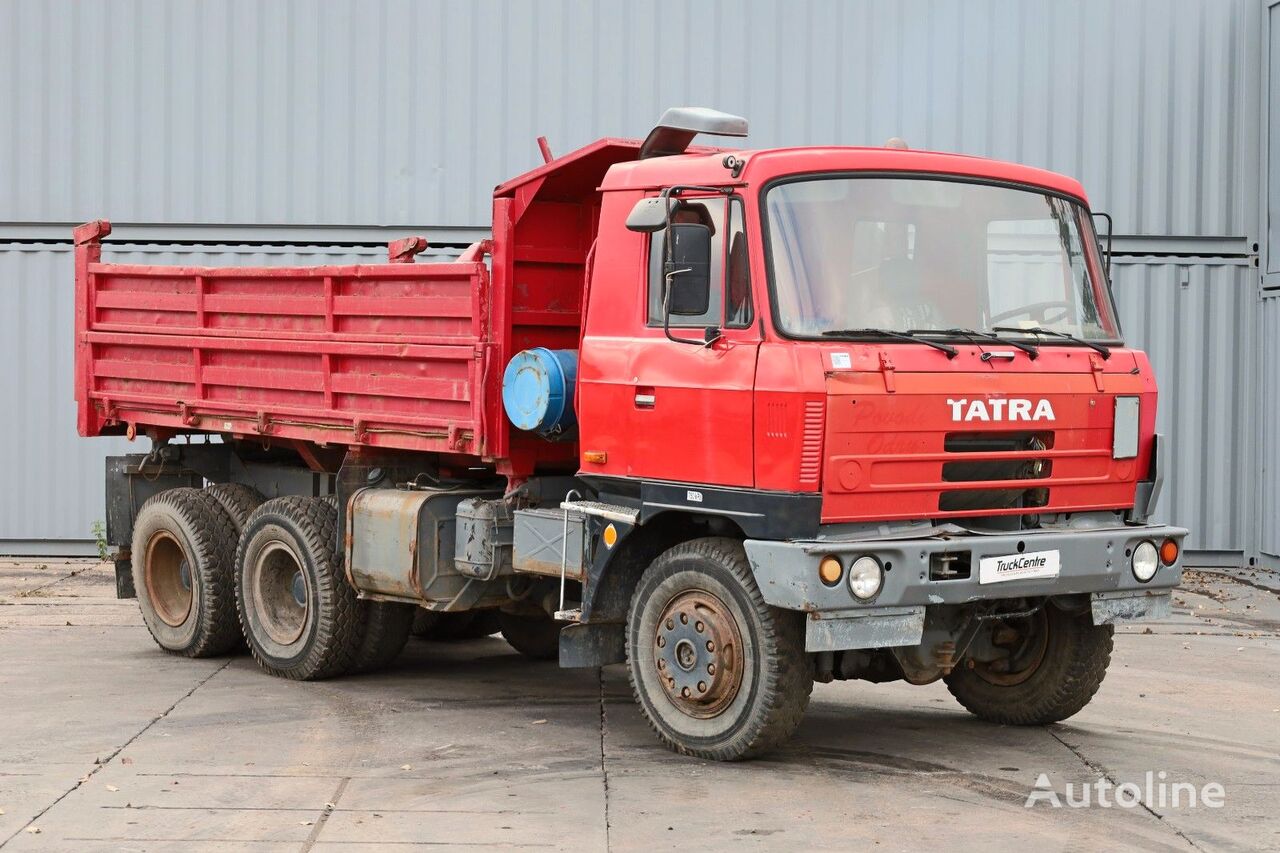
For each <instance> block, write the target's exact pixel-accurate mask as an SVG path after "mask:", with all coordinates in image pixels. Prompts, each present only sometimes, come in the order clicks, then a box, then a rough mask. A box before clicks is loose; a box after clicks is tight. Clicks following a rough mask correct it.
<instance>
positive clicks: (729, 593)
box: [627, 538, 813, 761]
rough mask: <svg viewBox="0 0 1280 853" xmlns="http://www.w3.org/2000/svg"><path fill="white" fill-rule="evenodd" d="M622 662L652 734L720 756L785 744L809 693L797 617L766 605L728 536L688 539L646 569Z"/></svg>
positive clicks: (679, 748) (674, 745)
mask: <svg viewBox="0 0 1280 853" xmlns="http://www.w3.org/2000/svg"><path fill="white" fill-rule="evenodd" d="M627 667H628V673H629V675H630V677H631V686H632V689H633V690H634V692H635V696H636V702H637V703H638V704H639V705H640V708H641V710H642V711H643V712H644V714H645V716H646V717H647V718H648V720H649V724H650V725H651V726H652V727H653V730H654V731H655V732H656V733H657V735H658V738H659V739H660V740H662V742H663V743H664V744H666V745H667V746H668V747H669V748H671V749H673V750H675V751H676V752H680V753H683V754H686V755H696V756H698V757H701V758H710V759H715V760H721V761H726V760H736V759H741V758H749V757H751V756H754V755H758V754H760V753H762V752H765V751H767V750H769V749H771V748H773V747H775V746H777V745H779V744H781V743H782V742H784V741H785V740H787V739H788V738H789V737H790V736H791V734H792V733H793V732H794V731H795V729H796V726H798V725H799V724H800V718H801V717H802V716H803V714H804V709H805V707H806V706H807V705H808V704H809V694H810V692H811V691H812V689H813V670H812V664H811V663H810V660H809V657H808V656H807V655H806V654H805V650H804V622H803V615H802V614H800V613H796V612H791V611H785V610H778V609H776V608H773V607H770V606H769V605H768V604H766V603H765V601H764V597H763V596H762V595H761V594H760V590H759V588H758V587H757V586H756V582H755V578H754V576H753V575H752V573H751V567H750V565H749V564H748V562H747V557H746V553H745V552H744V551H743V548H742V543H740V542H737V541H735V540H732V539H722V538H712V539H697V540H694V541H691V542H686V543H683V544H680V545H677V546H675V547H674V548H671V549H670V550H668V551H666V552H665V553H663V554H662V555H661V556H659V557H658V559H656V560H655V561H654V562H653V564H652V565H651V566H649V568H648V569H647V570H646V571H645V573H644V575H643V576H642V577H641V579H640V583H639V584H638V585H637V587H636V591H635V594H634V596H633V597H632V599H631V611H630V614H629V617H628V620H627Z"/></svg>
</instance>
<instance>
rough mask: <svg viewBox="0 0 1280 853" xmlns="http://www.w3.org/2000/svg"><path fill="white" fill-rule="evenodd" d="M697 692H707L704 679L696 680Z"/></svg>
mask: <svg viewBox="0 0 1280 853" xmlns="http://www.w3.org/2000/svg"><path fill="white" fill-rule="evenodd" d="M698 692H699V693H706V692H707V682H705V681H699V682H698Z"/></svg>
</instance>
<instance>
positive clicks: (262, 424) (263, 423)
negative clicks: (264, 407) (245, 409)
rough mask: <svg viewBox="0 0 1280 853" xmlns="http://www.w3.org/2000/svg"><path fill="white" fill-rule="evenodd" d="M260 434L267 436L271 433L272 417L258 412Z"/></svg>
mask: <svg viewBox="0 0 1280 853" xmlns="http://www.w3.org/2000/svg"><path fill="white" fill-rule="evenodd" d="M257 425H258V432H260V433H262V434H263V435H266V434H267V433H268V432H270V431H271V416H270V415H268V414H267V413H266V412H258V421H257Z"/></svg>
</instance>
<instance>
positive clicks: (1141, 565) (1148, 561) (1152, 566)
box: [1133, 541, 1160, 583]
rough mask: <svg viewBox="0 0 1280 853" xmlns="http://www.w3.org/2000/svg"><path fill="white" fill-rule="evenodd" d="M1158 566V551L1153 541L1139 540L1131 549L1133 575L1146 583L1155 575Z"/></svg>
mask: <svg viewBox="0 0 1280 853" xmlns="http://www.w3.org/2000/svg"><path fill="white" fill-rule="evenodd" d="M1158 568H1160V552H1159V551H1157V550H1156V546H1155V543H1153V542H1146V541H1143V542H1139V543H1138V544H1137V547H1135V548H1134V549H1133V576H1134V577H1135V578H1137V579H1138V580H1140V581H1142V582H1143V583H1146V582H1147V581H1149V580H1151V579H1152V578H1153V577H1155V576H1156V569H1158Z"/></svg>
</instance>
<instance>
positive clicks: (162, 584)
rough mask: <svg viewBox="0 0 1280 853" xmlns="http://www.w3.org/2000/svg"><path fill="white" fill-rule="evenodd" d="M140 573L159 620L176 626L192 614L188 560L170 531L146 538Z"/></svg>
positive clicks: (159, 532) (158, 532)
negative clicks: (142, 569)
mask: <svg viewBox="0 0 1280 853" xmlns="http://www.w3.org/2000/svg"><path fill="white" fill-rule="evenodd" d="M144 559H145V563H144V566H145V571H144V573H143V577H144V580H145V582H146V587H147V599H148V600H149V601H150V602H151V608H152V609H153V610H154V611H155V614H156V616H158V617H159V618H160V621H161V622H163V623H164V624H166V625H168V626H169V627H171V628H178V627H180V626H181V625H182V624H183V623H185V622H186V621H187V617H188V616H189V615H190V614H191V604H192V601H193V599H194V597H195V596H194V595H193V593H192V583H191V580H192V578H191V574H192V572H191V560H190V559H189V558H188V556H187V552H186V550H185V549H184V548H183V547H182V543H181V542H179V541H178V540H177V539H176V538H174V536H173V535H172V534H170V533H169V532H167V531H164V530H160V531H157V532H156V533H154V534H152V536H151V538H150V539H149V540H148V541H147V550H146V554H145V555H144Z"/></svg>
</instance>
